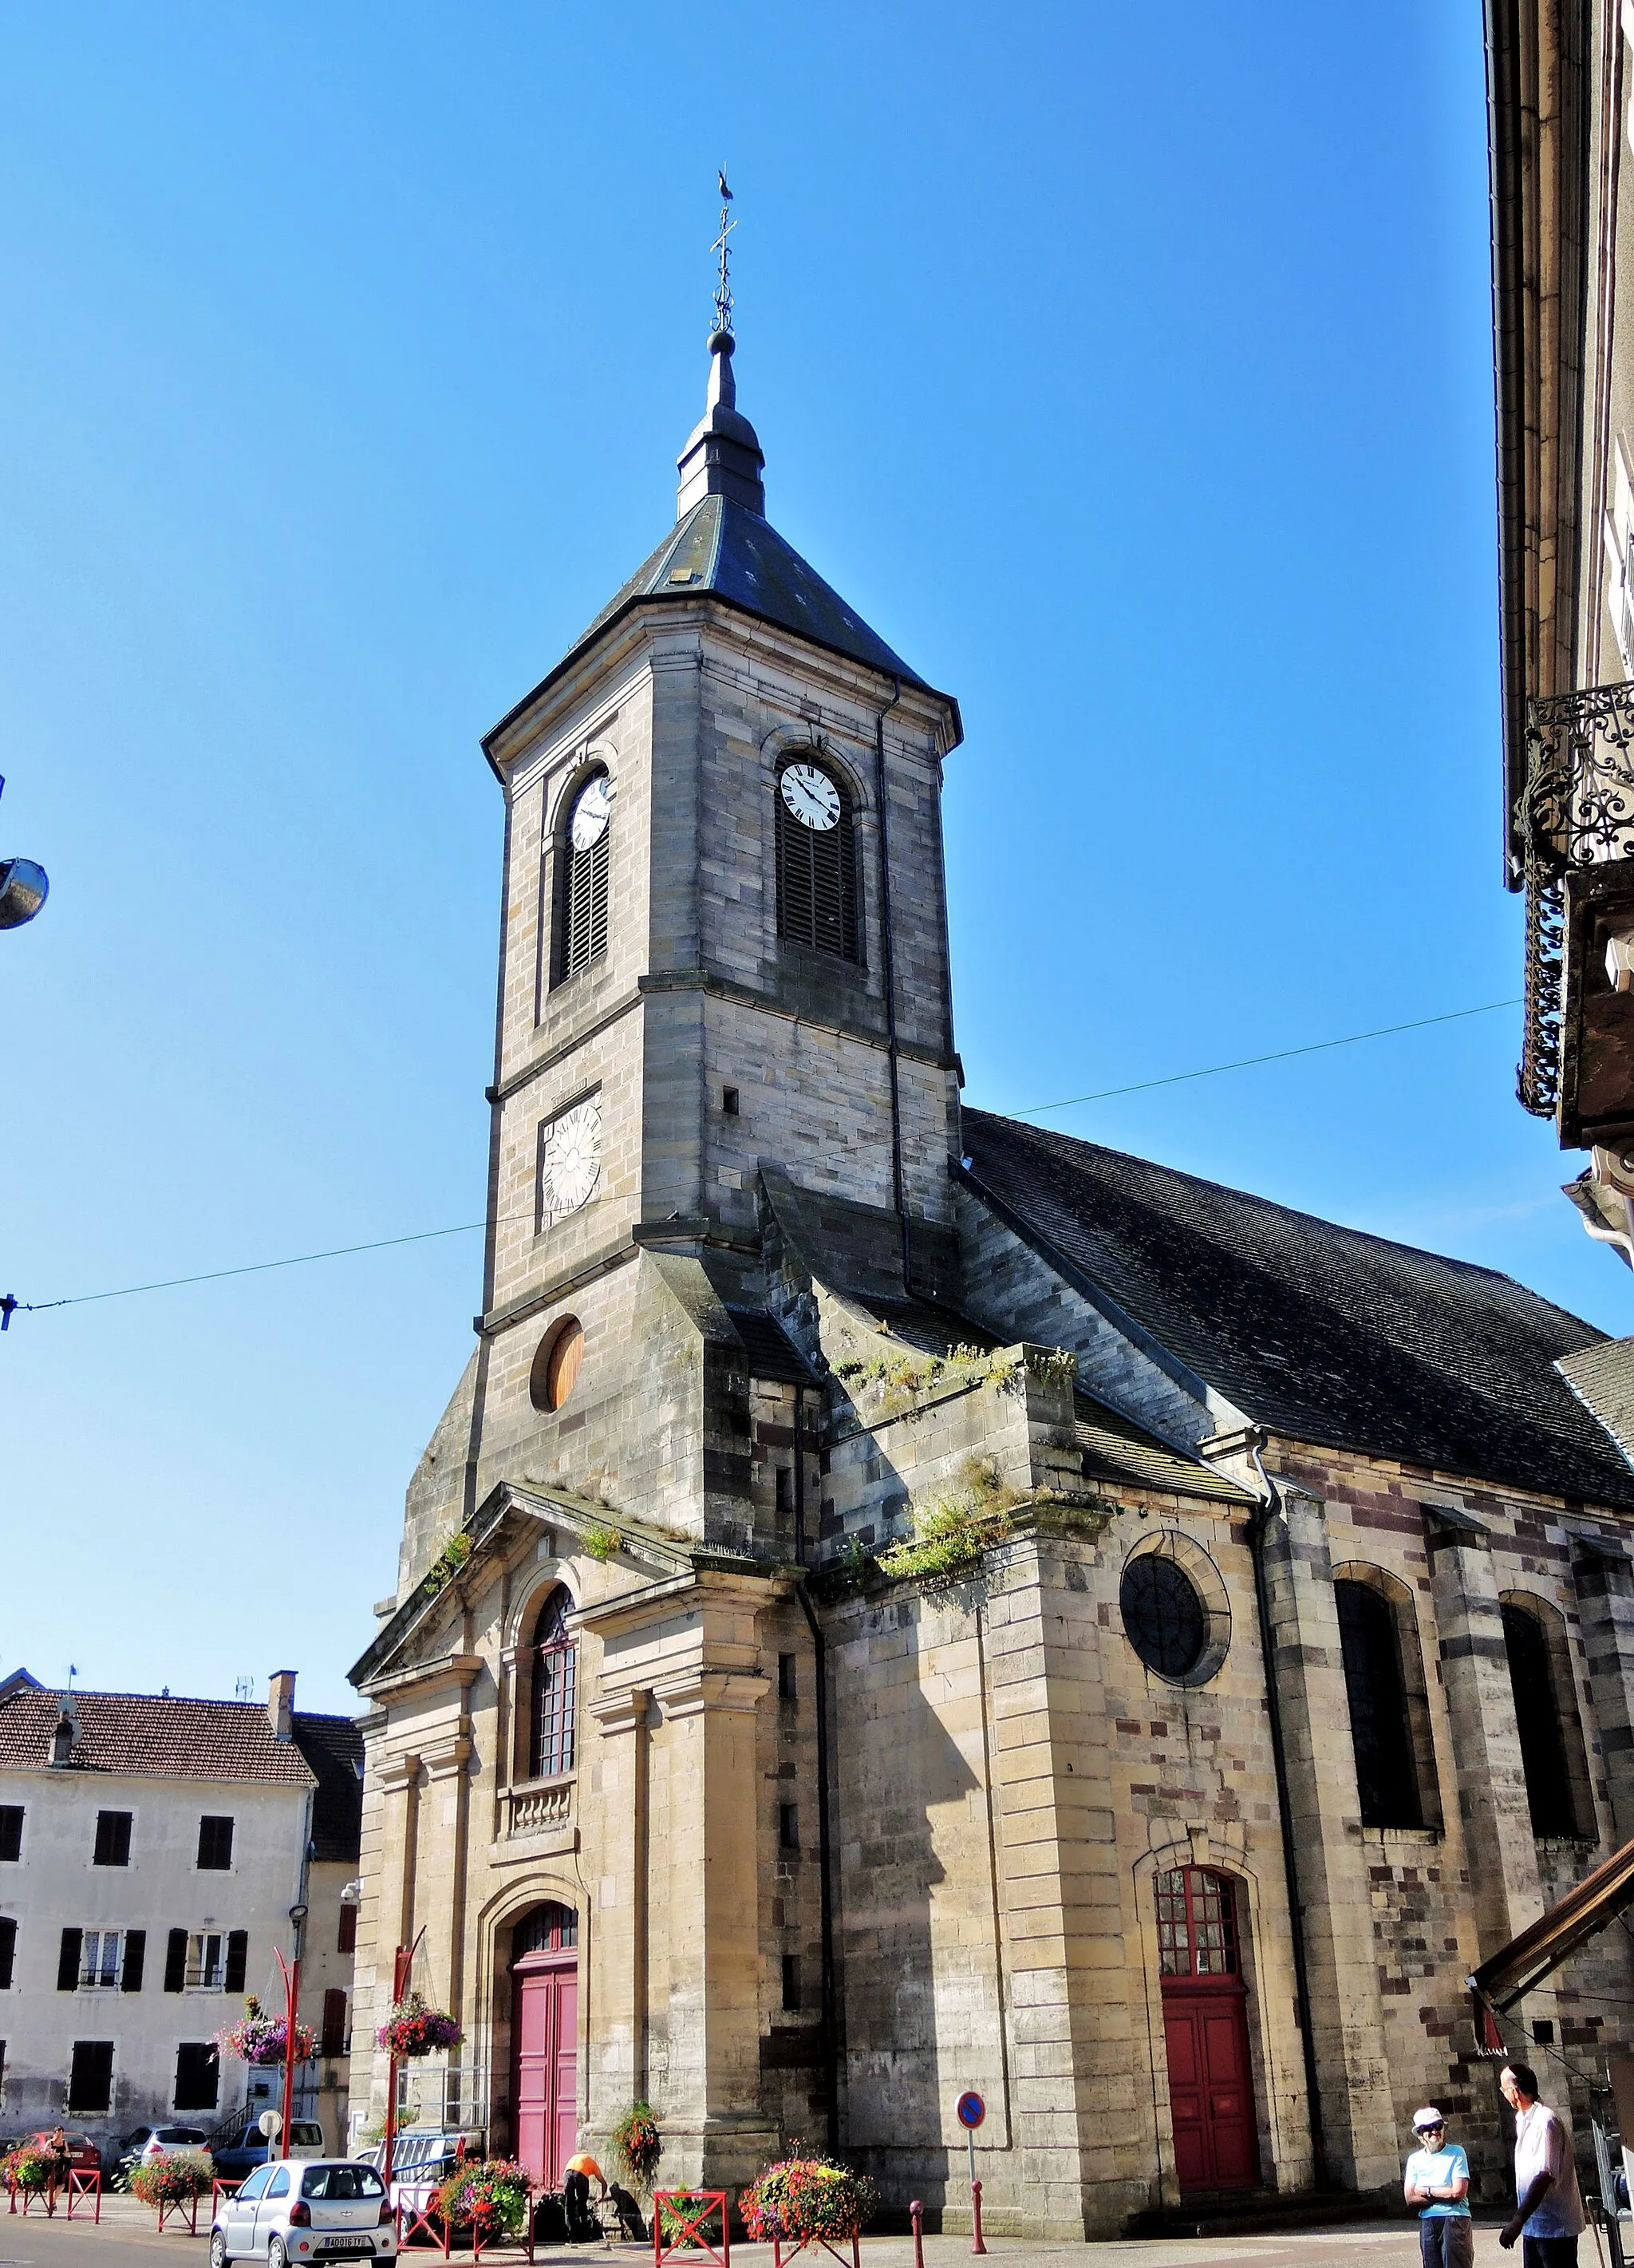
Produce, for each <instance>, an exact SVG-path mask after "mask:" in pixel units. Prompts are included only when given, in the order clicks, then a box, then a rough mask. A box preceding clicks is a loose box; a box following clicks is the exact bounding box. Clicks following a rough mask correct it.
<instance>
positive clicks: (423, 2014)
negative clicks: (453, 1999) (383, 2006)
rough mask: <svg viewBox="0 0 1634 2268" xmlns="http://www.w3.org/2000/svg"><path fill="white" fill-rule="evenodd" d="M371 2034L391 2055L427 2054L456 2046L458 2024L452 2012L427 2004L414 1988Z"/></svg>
mask: <svg viewBox="0 0 1634 2268" xmlns="http://www.w3.org/2000/svg"><path fill="white" fill-rule="evenodd" d="M375 2038H376V2040H377V2041H378V2042H379V2044H380V2046H381V2047H383V2048H389V2049H390V2051H391V2052H392V2053H393V2055H394V2056H398V2057H409V2058H413V2057H415V2056H429V2055H435V2054H436V2052H437V2051H438V2049H439V2048H452V2047H457V2046H458V2045H459V2043H460V2027H459V2024H458V2023H457V2022H456V2021H455V2020H454V2018H453V2016H450V2015H447V2014H445V2013H444V2011H443V2010H442V2009H440V2008H430V2007H427V2006H426V2004H425V2002H424V2001H423V1999H421V1998H420V1995H419V1994H418V1993H417V1992H410V1993H409V1997H408V1999H406V2000H400V2001H399V2002H398V2003H397V2005H396V2007H394V2009H393V2010H392V2013H391V2014H390V2015H389V2016H388V2017H387V2018H386V2021H385V2022H384V2023H383V2024H382V2025H381V2027H380V2029H379V2031H378V2032H377V2033H376V2034H375Z"/></svg>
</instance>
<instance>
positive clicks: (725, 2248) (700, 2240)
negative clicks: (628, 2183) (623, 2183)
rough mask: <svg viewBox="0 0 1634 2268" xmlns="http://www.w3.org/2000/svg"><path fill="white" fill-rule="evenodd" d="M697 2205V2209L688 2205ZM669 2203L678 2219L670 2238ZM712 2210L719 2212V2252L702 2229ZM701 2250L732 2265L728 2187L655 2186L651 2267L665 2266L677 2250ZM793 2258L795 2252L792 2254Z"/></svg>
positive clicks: (721, 2264)
mask: <svg viewBox="0 0 1634 2268" xmlns="http://www.w3.org/2000/svg"><path fill="white" fill-rule="evenodd" d="M666 2205H668V2206H669V2208H670V2212H671V2216H672V2218H673V2220H674V2223H675V2233H674V2235H673V2236H672V2237H671V2238H670V2239H669V2241H668V2242H666V2241H665V2236H664V2212H663V2208H664V2207H665V2206H666ZM691 2205H697V2206H698V2208H699V2209H698V2211H697V2212H696V2213H691V2212H689V2211H688V2207H689V2206H691ZM711 2213H719V2215H720V2247H721V2249H720V2250H719V2251H718V2252H717V2250H715V2247H714V2246H713V2245H712V2244H711V2243H710V2240H709V2238H708V2237H707V2236H706V2235H704V2233H703V2224H704V2222H705V2221H706V2220H708V2219H709V2217H710V2214H711ZM683 2251H685V2252H695V2251H696V2252H702V2253H704V2254H706V2255H707V2256H708V2257H709V2258H710V2259H711V2260H713V2261H715V2262H716V2263H717V2268H732V2217H731V2214H730V2213H729V2212H728V2210H727V2193H726V2191H725V2190H655V2191H653V2194H652V2268H664V2263H665V2262H666V2260H673V2258H674V2257H675V2255H676V2254H677V2253H678V2252H683ZM790 2257H791V2258H792V2257H793V2255H792V2254H791V2255H790Z"/></svg>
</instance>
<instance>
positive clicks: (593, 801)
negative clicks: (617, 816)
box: [570, 772, 613, 851]
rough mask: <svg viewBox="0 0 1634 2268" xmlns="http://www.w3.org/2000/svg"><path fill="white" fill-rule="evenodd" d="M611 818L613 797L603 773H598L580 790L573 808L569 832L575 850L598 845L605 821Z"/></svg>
mask: <svg viewBox="0 0 1634 2268" xmlns="http://www.w3.org/2000/svg"><path fill="white" fill-rule="evenodd" d="M612 816H613V796H612V792H611V789H610V788H609V786H608V783H607V774H606V773H605V772H598V773H597V775H596V777H595V778H594V779H593V780H592V781H591V782H590V784H589V785H588V786H587V787H584V788H581V789H580V790H579V793H578V802H577V803H576V804H575V805H574V806H573V821H572V826H571V828H570V833H571V835H572V837H573V848H574V850H575V851H588V850H589V849H590V848H591V846H592V844H593V843H600V840H601V838H602V836H604V835H605V834H606V833H607V821H608V820H609V819H610V818H611V817H612Z"/></svg>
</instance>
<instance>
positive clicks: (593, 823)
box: [556, 771, 613, 983]
mask: <svg viewBox="0 0 1634 2268" xmlns="http://www.w3.org/2000/svg"><path fill="white" fill-rule="evenodd" d="M612 820H613V788H612V783H611V781H610V780H609V779H608V777H607V773H606V772H605V771H594V772H592V774H591V775H590V777H589V778H588V779H586V780H585V781H583V782H582V783H581V784H580V785H579V787H578V790H577V792H575V794H574V796H573V799H572V801H571V803H570V805H569V806H568V813H567V824H566V826H565V827H564V828H563V834H562V850H561V861H560V866H561V875H562V886H561V888H560V890H559V892H558V893H557V903H558V914H557V945H556V972H557V975H556V981H557V983H565V982H566V981H567V979H568V978H569V977H570V976H578V972H579V970H580V969H581V968H589V966H590V964H591V962H592V961H599V960H600V958H601V955H602V954H604V953H605V952H606V951H607V842H608V837H609V836H610V834H611V832H612Z"/></svg>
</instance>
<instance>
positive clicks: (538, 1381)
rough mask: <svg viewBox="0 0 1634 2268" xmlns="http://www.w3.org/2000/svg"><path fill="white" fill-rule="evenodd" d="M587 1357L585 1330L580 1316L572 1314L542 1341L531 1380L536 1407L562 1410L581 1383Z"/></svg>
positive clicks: (529, 1392)
mask: <svg viewBox="0 0 1634 2268" xmlns="http://www.w3.org/2000/svg"><path fill="white" fill-rule="evenodd" d="M584 1359H585V1333H584V1329H583V1327H582V1326H581V1324H580V1322H579V1320H578V1316H577V1315H569V1316H567V1317H566V1318H565V1320H564V1321H563V1322H559V1323H558V1324H557V1325H556V1329H554V1330H551V1331H547V1332H546V1334H545V1336H544V1337H543V1338H542V1339H541V1341H540V1342H539V1351H538V1352H537V1353H536V1354H535V1355H534V1367H533V1371H532V1373H531V1374H530V1376H529V1378H528V1381H527V1391H528V1398H529V1400H530V1401H531V1402H532V1403H533V1405H534V1409H535V1410H560V1408H561V1407H562V1405H563V1403H564V1402H565V1401H566V1400H567V1398H568V1395H570V1394H571V1392H572V1391H573V1388H575V1387H576V1386H577V1385H578V1373H579V1366H580V1365H581V1364H582V1363H583V1361H584Z"/></svg>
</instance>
